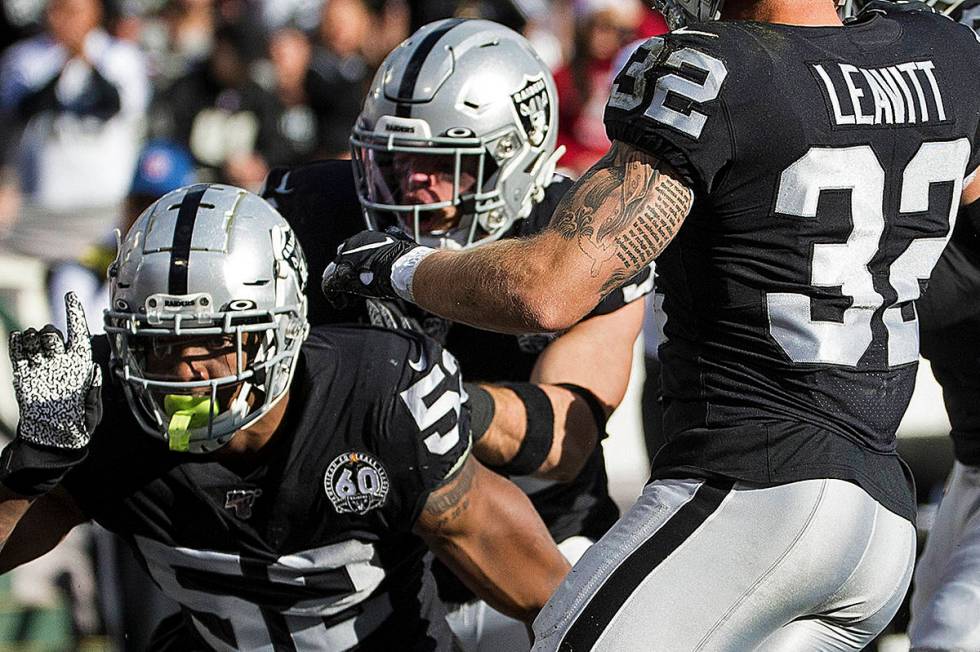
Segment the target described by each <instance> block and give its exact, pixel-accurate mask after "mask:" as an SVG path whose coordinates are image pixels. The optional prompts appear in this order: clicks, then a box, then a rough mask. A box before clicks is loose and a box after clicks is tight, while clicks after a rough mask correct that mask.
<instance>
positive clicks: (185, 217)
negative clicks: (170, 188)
mask: <svg viewBox="0 0 980 652" xmlns="http://www.w3.org/2000/svg"><path fill="white" fill-rule="evenodd" d="M207 189H208V187H207V186H206V185H197V186H192V187H191V188H189V189H188V191H187V194H186V195H184V199H183V201H181V202H180V212H178V213H177V223H176V224H174V243H173V246H172V247H171V248H170V278H169V280H168V288H169V290H170V294H187V261H188V259H189V258H190V256H191V237H192V236H193V235H194V220H196V219H197V209H198V208H199V207H200V206H201V198H202V197H204V192H205V191H206V190H207Z"/></svg>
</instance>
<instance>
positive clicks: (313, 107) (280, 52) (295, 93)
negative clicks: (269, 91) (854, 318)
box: [269, 27, 333, 165]
mask: <svg viewBox="0 0 980 652" xmlns="http://www.w3.org/2000/svg"><path fill="white" fill-rule="evenodd" d="M312 52H313V46H312V44H311V43H310V40H309V38H308V37H307V36H306V34H304V33H303V32H302V31H300V30H298V29H295V28H293V27H284V28H281V29H278V30H276V31H275V32H273V33H272V36H270V38H269V59H270V60H271V61H272V66H273V69H274V70H275V79H276V95H277V96H278V98H279V103H280V104H281V110H282V113H281V114H280V116H279V120H278V125H277V127H278V130H279V133H280V134H281V135H282V137H283V139H284V141H285V145H286V146H287V147H288V148H289V150H290V151H289V161H288V163H287V164H288V165H293V164H296V163H302V162H304V161H308V160H312V159H314V158H320V156H318V153H319V152H320V149H321V148H320V144H321V143H320V134H321V133H322V132H323V130H324V129H323V127H321V125H320V124H318V122H319V121H320V120H321V119H322V118H325V117H326V116H328V115H329V114H330V113H331V111H330V108H331V105H332V103H333V98H329V97H321V96H320V95H318V94H317V93H316V92H315V90H314V92H312V93H311V92H310V91H311V90H313V89H311V88H310V84H309V83H308V82H309V81H311V80H312V79H313V78H314V77H315V75H314V74H313V72H312V71H311V70H310V60H311V58H312Z"/></svg>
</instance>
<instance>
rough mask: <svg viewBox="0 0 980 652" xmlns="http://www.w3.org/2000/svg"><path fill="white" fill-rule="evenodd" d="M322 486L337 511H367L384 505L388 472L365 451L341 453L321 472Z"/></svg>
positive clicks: (351, 512)
mask: <svg viewBox="0 0 980 652" xmlns="http://www.w3.org/2000/svg"><path fill="white" fill-rule="evenodd" d="M323 489H324V490H325V491H326V492H327V498H329V499H330V502H331V503H333V507H334V509H336V510H337V513H338V514H366V513H367V512H368V511H370V510H372V509H376V508H378V507H381V506H382V505H384V502H385V499H386V498H387V497H388V472H387V471H385V468H384V467H383V466H381V462H379V461H378V460H376V459H375V458H374V457H372V456H371V455H368V454H367V453H357V452H354V451H351V452H347V453H343V454H341V455H338V456H337V457H335V458H334V460H333V461H332V462H331V463H330V466H328V467H327V472H326V473H324V474H323Z"/></svg>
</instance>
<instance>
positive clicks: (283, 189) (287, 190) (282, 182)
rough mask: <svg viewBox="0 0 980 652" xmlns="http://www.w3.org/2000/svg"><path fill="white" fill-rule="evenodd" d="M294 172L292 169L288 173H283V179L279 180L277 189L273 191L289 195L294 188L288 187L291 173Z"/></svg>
mask: <svg viewBox="0 0 980 652" xmlns="http://www.w3.org/2000/svg"><path fill="white" fill-rule="evenodd" d="M292 173H293V171H292V170H290V171H289V172H287V173H286V174H284V175H282V179H280V180H279V185H278V186H276V189H275V190H273V191H272V192H276V193H279V194H280V195H288V194H289V193H291V192H292V191H293V189H292V188H287V187H286V184H287V183H289V175H290V174H292Z"/></svg>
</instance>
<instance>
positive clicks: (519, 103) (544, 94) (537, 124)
mask: <svg viewBox="0 0 980 652" xmlns="http://www.w3.org/2000/svg"><path fill="white" fill-rule="evenodd" d="M525 79H526V80H527V81H526V83H525V84H524V87H523V88H522V89H521V90H519V91H517V92H516V93H511V95H510V98H511V99H512V100H513V101H514V109H515V110H516V111H517V115H518V117H519V118H520V121H521V126H522V127H523V128H524V133H525V134H527V139H528V140H529V141H530V142H531V144H532V145H534V146H535V147H538V146H540V145H541V143H543V142H544V139H545V137H547V135H548V130H549V129H551V111H550V110H549V107H550V106H551V97H550V96H549V95H548V85H547V84H546V83H545V80H544V75H537V76H536V77H526V78H525Z"/></svg>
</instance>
